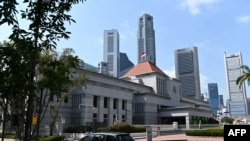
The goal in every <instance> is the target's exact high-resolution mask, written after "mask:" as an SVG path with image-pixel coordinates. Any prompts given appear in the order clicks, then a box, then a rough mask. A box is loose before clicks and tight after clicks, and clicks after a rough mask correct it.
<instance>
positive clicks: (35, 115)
mask: <svg viewBox="0 0 250 141" xmlns="http://www.w3.org/2000/svg"><path fill="white" fill-rule="evenodd" d="M32 124H37V114H36V113H34V114H33V117H32Z"/></svg>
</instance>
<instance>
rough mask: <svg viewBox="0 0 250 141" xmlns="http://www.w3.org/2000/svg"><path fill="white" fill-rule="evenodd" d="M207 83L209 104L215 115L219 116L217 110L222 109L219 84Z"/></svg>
mask: <svg viewBox="0 0 250 141" xmlns="http://www.w3.org/2000/svg"><path fill="white" fill-rule="evenodd" d="M207 85H208V95H209V104H210V106H211V109H212V111H213V115H214V116H217V111H219V110H220V104H219V103H220V102H219V92H218V85H217V83H208V84H207Z"/></svg>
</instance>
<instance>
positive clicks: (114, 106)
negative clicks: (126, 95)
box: [113, 98, 117, 109]
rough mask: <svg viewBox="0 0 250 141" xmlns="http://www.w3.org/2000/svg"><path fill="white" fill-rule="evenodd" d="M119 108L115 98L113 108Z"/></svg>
mask: <svg viewBox="0 0 250 141" xmlns="http://www.w3.org/2000/svg"><path fill="white" fill-rule="evenodd" d="M116 108H117V99H116V98H114V101H113V109H116Z"/></svg>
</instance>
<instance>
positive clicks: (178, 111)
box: [41, 62, 213, 129]
mask: <svg viewBox="0 0 250 141" xmlns="http://www.w3.org/2000/svg"><path fill="white" fill-rule="evenodd" d="M77 73H79V74H85V75H86V77H87V81H86V83H85V85H84V86H82V87H79V88H77V89H75V90H74V91H73V92H72V93H71V94H70V95H69V97H68V98H67V100H65V101H64V103H62V108H61V111H60V115H61V116H59V117H58V123H59V124H58V125H59V126H63V127H67V126H72V125H86V124H87V125H89V124H91V125H92V126H94V125H96V124H105V125H112V124H114V122H117V121H118V122H127V123H130V124H144V125H149V124H151V125H152V124H172V123H173V122H177V123H178V124H184V125H185V124H186V128H187V129H189V127H190V124H191V123H192V121H193V119H194V118H196V117H205V118H210V117H213V114H212V110H211V108H210V106H209V104H208V102H205V101H203V100H202V99H200V100H198V99H194V98H192V99H190V98H187V97H182V94H181V82H180V81H179V80H177V79H175V78H170V77H169V76H168V75H167V74H165V73H164V72H163V71H162V70H160V69H159V68H158V67H157V66H155V65H154V64H153V63H151V62H141V63H139V64H137V65H136V66H135V67H134V68H132V69H131V70H130V71H128V72H127V74H125V75H124V76H123V77H122V78H115V77H112V76H109V75H105V74H102V73H97V72H92V71H89V70H86V69H77ZM62 119H63V120H62ZM61 120H62V121H61ZM61 122H62V123H61ZM49 123H50V120H49V118H45V120H44V121H43V123H42V124H41V126H42V127H41V128H43V127H44V126H45V127H46V125H48V124H49ZM61 128H62V127H61ZM43 129H44V128H43Z"/></svg>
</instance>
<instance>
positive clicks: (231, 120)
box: [221, 117, 234, 124]
mask: <svg viewBox="0 0 250 141" xmlns="http://www.w3.org/2000/svg"><path fill="white" fill-rule="evenodd" d="M233 121H234V119H233V118H229V117H223V118H222V119H221V123H229V124H232V123H233Z"/></svg>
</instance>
